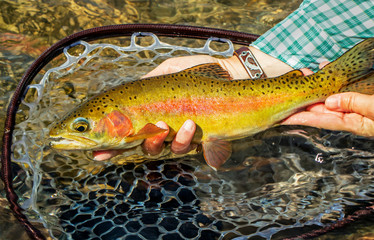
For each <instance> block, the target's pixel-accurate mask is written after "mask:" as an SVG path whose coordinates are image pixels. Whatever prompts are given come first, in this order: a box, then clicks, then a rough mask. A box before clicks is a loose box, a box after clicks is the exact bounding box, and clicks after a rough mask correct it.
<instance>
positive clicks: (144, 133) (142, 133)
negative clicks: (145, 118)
mask: <svg viewBox="0 0 374 240" xmlns="http://www.w3.org/2000/svg"><path fill="white" fill-rule="evenodd" d="M165 131H167V129H164V128H160V127H157V126H156V125H155V124H153V123H147V124H146V125H145V126H144V127H143V128H142V129H140V130H139V131H138V132H137V133H135V134H134V135H132V136H128V137H127V138H126V142H133V141H135V140H139V139H146V138H150V137H153V136H156V135H158V134H160V133H162V132H165Z"/></svg>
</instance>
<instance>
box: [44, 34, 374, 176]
mask: <svg viewBox="0 0 374 240" xmlns="http://www.w3.org/2000/svg"><path fill="white" fill-rule="evenodd" d="M373 49H374V40H373V39H367V40H366V41H363V42H361V43H360V44H358V45H356V46H355V47H354V48H352V49H351V50H349V51H348V52H347V53H345V54H344V55H342V56H341V57H340V58H338V59H337V60H336V61H334V62H332V63H330V64H328V65H327V66H326V67H325V68H323V69H322V70H320V71H318V72H317V73H315V74H312V75H309V76H303V74H302V72H301V71H299V70H294V71H291V72H289V73H286V74H284V75H282V76H279V77H276V78H267V79H256V80H253V79H244V80H231V78H230V75H229V74H228V73H227V72H226V71H225V70H224V69H222V68H221V66H220V65H219V64H214V63H213V64H203V65H199V66H195V67H192V68H189V69H186V70H184V71H181V72H178V73H173V74H168V75H162V76H156V77H150V78H145V79H141V80H137V81H132V82H127V83H123V84H121V85H120V86H117V87H115V88H112V89H109V90H106V91H105V92H103V93H101V94H99V95H97V96H95V97H93V98H92V99H90V100H88V101H87V102H85V103H83V104H81V105H80V106H78V107H77V108H76V109H75V110H73V112H72V113H71V114H68V115H67V116H66V117H64V118H62V120H61V121H60V122H58V123H57V124H56V125H55V126H54V127H52V129H51V131H50V137H51V138H52V141H51V146H52V147H55V148H57V149H92V150H103V149H114V148H116V149H118V148H124V149H126V148H131V147H134V146H138V145H139V144H141V142H142V141H143V140H144V139H145V138H149V137H152V136H155V135H157V134H160V133H162V132H164V131H165V129H161V128H159V127H157V126H156V125H154V124H155V123H156V122H158V121H164V122H166V123H168V124H169V126H170V128H171V129H173V130H175V131H170V134H169V135H170V136H169V138H170V139H171V138H172V137H173V136H174V135H175V132H176V130H178V129H179V128H180V127H181V126H182V124H183V123H184V122H185V121H186V120H187V119H191V120H193V121H194V122H196V124H197V126H198V129H199V130H201V131H202V133H201V136H200V137H199V139H198V140H197V142H198V143H201V144H202V146H203V152H204V157H205V159H206V161H207V163H208V164H209V165H210V166H211V167H213V168H215V169H217V168H219V167H220V166H221V165H222V164H223V163H224V162H225V161H226V160H227V159H228V158H229V157H230V155H231V151H232V150H231V144H230V142H229V141H231V140H234V139H238V138H242V137H246V136H249V135H251V134H254V133H257V132H259V131H262V130H264V129H266V128H268V127H270V126H273V125H274V124H276V123H278V122H279V121H281V120H283V119H284V118H286V117H288V116H290V115H291V114H292V113H294V112H296V111H298V110H299V109H300V108H303V107H305V106H308V105H310V104H313V103H317V102H321V101H324V100H325V99H326V97H327V96H329V95H331V94H334V93H338V92H341V91H346V90H347V89H348V90H349V89H355V90H356V91H359V92H367V89H368V87H367V86H368V85H369V86H372V85H373V78H371V76H372V75H373V67H372V66H373V64H374V50H373ZM369 89H372V88H369ZM53 139H55V140H53Z"/></svg>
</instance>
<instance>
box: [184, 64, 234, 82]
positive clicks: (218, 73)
mask: <svg viewBox="0 0 374 240" xmlns="http://www.w3.org/2000/svg"><path fill="white" fill-rule="evenodd" d="M182 72H187V73H188V74H192V75H194V76H200V77H207V78H216V79H219V80H232V77H231V76H230V74H229V73H228V72H227V71H226V70H225V69H223V68H222V67H221V65H220V64H219V63H207V64H201V65H197V66H194V67H191V68H187V69H186V70H183V71H182Z"/></svg>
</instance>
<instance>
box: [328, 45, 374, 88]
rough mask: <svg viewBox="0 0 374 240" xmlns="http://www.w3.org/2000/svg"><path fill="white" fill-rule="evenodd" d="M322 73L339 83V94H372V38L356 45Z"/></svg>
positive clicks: (373, 64) (373, 70) (373, 81)
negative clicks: (331, 76)
mask: <svg viewBox="0 0 374 240" xmlns="http://www.w3.org/2000/svg"><path fill="white" fill-rule="evenodd" d="M323 71H324V72H325V73H326V74H329V73H330V74H333V77H335V79H336V80H340V81H341V86H342V88H341V90H340V91H341V92H346V91H355V92H361V93H367V94H368V93H371V94H374V87H373V85H374V38H369V39H366V40H364V41H362V42H361V43H359V44H357V45H356V46H354V47H353V48H351V49H350V50H349V51H347V52H346V53H345V54H343V55H342V56H341V57H339V58H338V59H337V60H335V61H334V62H332V63H330V64H328V65H327V66H326V67H325V68H323Z"/></svg>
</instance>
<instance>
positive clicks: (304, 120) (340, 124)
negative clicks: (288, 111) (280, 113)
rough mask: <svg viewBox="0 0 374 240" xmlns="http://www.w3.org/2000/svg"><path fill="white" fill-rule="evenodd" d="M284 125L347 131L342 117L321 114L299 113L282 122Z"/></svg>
mask: <svg viewBox="0 0 374 240" xmlns="http://www.w3.org/2000/svg"><path fill="white" fill-rule="evenodd" d="M282 124H285V125H305V126H311V127H317V128H325V129H330V130H348V129H347V126H346V123H345V122H344V120H343V118H342V116H337V115H336V114H330V113H321V112H299V113H296V114H294V115H292V116H290V117H289V118H287V119H286V120H284V121H283V122H282Z"/></svg>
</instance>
